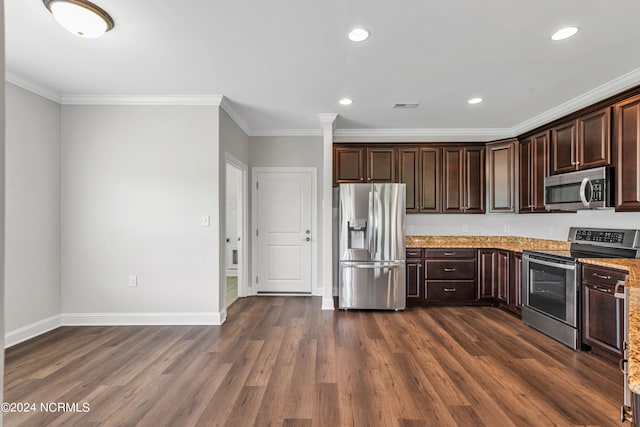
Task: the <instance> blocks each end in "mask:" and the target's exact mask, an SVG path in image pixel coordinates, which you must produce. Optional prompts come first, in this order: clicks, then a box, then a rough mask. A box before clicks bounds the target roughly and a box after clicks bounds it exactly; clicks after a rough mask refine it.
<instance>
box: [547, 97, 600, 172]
mask: <svg viewBox="0 0 640 427" xmlns="http://www.w3.org/2000/svg"><path fill="white" fill-rule="evenodd" d="M610 135H611V109H610V108H609V107H607V108H604V109H602V110H598V111H596V112H593V113H591V114H587V115H585V116H582V117H579V118H578V119H576V120H572V121H570V122H567V123H563V124H561V125H558V126H555V127H553V128H551V175H556V174H559V173H565V172H571V171H576V170H581V169H590V168H595V167H598V166H607V165H609V164H611V156H610V152H611V141H610Z"/></svg>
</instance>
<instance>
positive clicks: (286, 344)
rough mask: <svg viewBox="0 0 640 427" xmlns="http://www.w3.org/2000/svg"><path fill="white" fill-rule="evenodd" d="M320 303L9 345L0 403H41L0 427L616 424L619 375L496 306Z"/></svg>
mask: <svg viewBox="0 0 640 427" xmlns="http://www.w3.org/2000/svg"><path fill="white" fill-rule="evenodd" d="M320 307H321V301H320V299H319V298H317V297H250V298H241V299H239V300H238V301H236V302H235V303H234V304H233V305H232V306H231V307H230V308H229V315H228V316H229V317H228V321H227V322H226V323H225V324H224V325H222V326H158V327H155V326H148V327H63V328H59V329H57V330H55V331H52V332H50V333H48V334H45V335H42V336H40V337H37V338H35V339H33V340H30V341H28V342H25V343H22V344H20V345H17V346H14V347H12V348H10V349H8V350H7V352H6V367H5V392H4V397H5V401H7V402H16V403H17V402H22V403H26V402H28V403H31V402H33V403H36V404H37V405H38V406H37V410H36V411H35V412H31V413H5V414H4V425H5V426H45V425H46V426H62V425H64V426H74V425H78V426H98V425H100V426H112V425H114V426H115V425H118V426H322V427H324V426H456V425H459V426H474V427H475V426H577V425H589V426H615V425H622V424H621V423H620V422H619V421H618V410H619V406H620V404H621V402H622V398H623V392H622V374H621V373H620V371H619V370H618V368H617V366H615V365H613V364H610V363H609V362H606V361H605V360H603V359H601V358H599V357H598V356H594V355H591V354H586V353H579V352H574V351H572V350H570V349H569V348H567V347H565V346H563V345H562V344H559V343H557V342H556V341H554V340H552V339H550V338H548V337H546V336H544V335H542V334H541V333H539V332H537V331H535V330H533V329H531V328H529V327H528V326H525V325H523V324H522V323H521V322H520V320H519V319H517V318H516V317H514V316H512V315H511V314H509V313H506V312H504V311H502V310H500V309H497V308H493V307H432V308H411V309H408V310H407V311H405V312H399V313H396V312H368V311H349V312H339V311H335V312H331V311H322V310H320ZM40 402H45V403H46V402H54V403H57V402H62V403H74V402H76V403H77V404H78V405H77V408H73V407H71V408H70V409H76V410H72V411H63V410H54V411H50V412H47V411H43V410H41V408H40V406H39V405H40ZM84 403H88V405H89V407H88V411H86V412H84V411H83V410H84V409H85V408H84V407H83V406H82V405H83V404H84ZM54 409H55V407H54Z"/></svg>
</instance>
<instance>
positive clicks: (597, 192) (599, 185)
mask: <svg viewBox="0 0 640 427" xmlns="http://www.w3.org/2000/svg"><path fill="white" fill-rule="evenodd" d="M603 187H604V180H603V179H596V180H594V181H591V201H592V202H602V201H603V200H604V188H603Z"/></svg>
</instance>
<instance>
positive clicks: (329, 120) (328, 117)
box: [318, 113, 338, 123]
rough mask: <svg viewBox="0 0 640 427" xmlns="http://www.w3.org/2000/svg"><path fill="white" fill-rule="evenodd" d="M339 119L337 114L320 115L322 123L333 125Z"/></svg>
mask: <svg viewBox="0 0 640 427" xmlns="http://www.w3.org/2000/svg"><path fill="white" fill-rule="evenodd" d="M337 118H338V114H337V113H320V114H318V119H320V122H321V123H333V122H335V121H336V119H337Z"/></svg>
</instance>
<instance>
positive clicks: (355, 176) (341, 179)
mask: <svg viewBox="0 0 640 427" xmlns="http://www.w3.org/2000/svg"><path fill="white" fill-rule="evenodd" d="M365 152H366V148H364V147H355V148H352V147H334V149H333V180H334V184H335V185H337V184H341V183H360V182H364V180H365V175H364V173H365Z"/></svg>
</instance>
